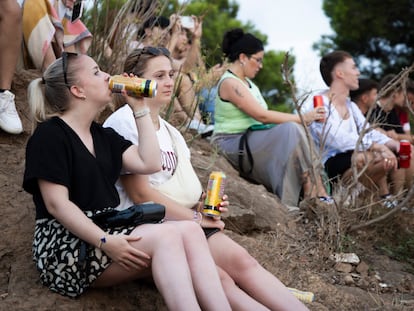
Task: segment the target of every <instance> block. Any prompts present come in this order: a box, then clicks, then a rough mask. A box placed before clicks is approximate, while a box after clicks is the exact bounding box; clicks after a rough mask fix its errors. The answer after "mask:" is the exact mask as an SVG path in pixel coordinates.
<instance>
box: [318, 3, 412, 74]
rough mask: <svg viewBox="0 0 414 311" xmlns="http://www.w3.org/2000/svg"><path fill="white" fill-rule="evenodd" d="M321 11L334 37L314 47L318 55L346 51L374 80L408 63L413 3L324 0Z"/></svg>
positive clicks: (410, 48) (409, 61)
mask: <svg viewBox="0 0 414 311" xmlns="http://www.w3.org/2000/svg"><path fill="white" fill-rule="evenodd" d="M323 10H324V12H325V14H326V15H327V16H328V17H329V18H330V19H331V22H330V23H331V27H332V29H333V30H334V31H335V34H334V35H331V36H323V38H322V40H321V41H319V42H318V43H316V44H315V45H314V48H315V49H318V50H319V51H320V52H321V54H324V53H325V52H327V51H329V50H333V49H341V50H346V51H348V52H350V53H351V54H352V55H353V56H354V57H355V60H356V62H357V63H358V65H359V67H360V69H361V72H362V73H363V74H365V75H366V76H368V77H372V78H375V79H380V78H381V77H383V76H384V75H385V74H388V73H398V72H400V71H401V69H402V68H404V67H407V66H410V65H411V64H412V62H413V60H414V59H413V46H414V1H413V0H382V1H377V0H324V1H323Z"/></svg>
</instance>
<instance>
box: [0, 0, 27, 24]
mask: <svg viewBox="0 0 414 311" xmlns="http://www.w3.org/2000/svg"><path fill="white" fill-rule="evenodd" d="M5 2H6V4H4V5H3V6H2V8H1V10H0V11H1V12H0V21H4V20H7V21H9V23H13V24H16V26H18V25H20V24H21V22H22V9H21V8H20V5H19V4H18V3H17V1H16V0H9V1H7V0H6V1H5Z"/></svg>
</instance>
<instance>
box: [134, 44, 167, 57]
mask: <svg viewBox="0 0 414 311" xmlns="http://www.w3.org/2000/svg"><path fill="white" fill-rule="evenodd" d="M141 54H150V55H154V56H158V55H165V56H170V51H169V50H168V49H167V48H164V47H153V46H146V47H144V48H143V49H142V50H141Z"/></svg>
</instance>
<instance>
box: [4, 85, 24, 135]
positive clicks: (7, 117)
mask: <svg viewBox="0 0 414 311" xmlns="http://www.w3.org/2000/svg"><path fill="white" fill-rule="evenodd" d="M0 128H1V129H3V130H4V131H6V132H8V133H10V134H20V133H21V132H23V126H22V121H21V120H20V118H19V115H18V113H17V111H16V105H15V104H14V94H13V93H12V92H10V91H4V92H3V93H0Z"/></svg>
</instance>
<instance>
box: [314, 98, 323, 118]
mask: <svg viewBox="0 0 414 311" xmlns="http://www.w3.org/2000/svg"><path fill="white" fill-rule="evenodd" d="M318 107H324V105H323V98H322V95H315V96H313V108H318ZM324 109H325V108H324ZM317 121H318V122H325V118H322V119H318V120H317Z"/></svg>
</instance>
